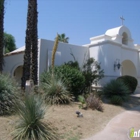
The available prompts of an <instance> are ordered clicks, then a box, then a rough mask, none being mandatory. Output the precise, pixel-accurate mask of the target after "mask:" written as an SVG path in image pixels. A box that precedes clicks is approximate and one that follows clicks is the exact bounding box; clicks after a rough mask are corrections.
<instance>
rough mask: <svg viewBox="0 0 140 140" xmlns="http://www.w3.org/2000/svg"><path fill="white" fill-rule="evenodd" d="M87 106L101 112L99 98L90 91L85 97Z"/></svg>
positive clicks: (101, 107)
mask: <svg viewBox="0 0 140 140" xmlns="http://www.w3.org/2000/svg"><path fill="white" fill-rule="evenodd" d="M86 104H87V108H91V109H93V110H94V109H96V110H98V111H101V112H103V110H104V109H103V106H102V101H101V100H100V98H98V97H96V96H95V95H94V94H93V93H90V94H89V96H88V97H87V99H86Z"/></svg>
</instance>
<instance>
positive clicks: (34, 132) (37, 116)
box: [12, 94, 58, 140]
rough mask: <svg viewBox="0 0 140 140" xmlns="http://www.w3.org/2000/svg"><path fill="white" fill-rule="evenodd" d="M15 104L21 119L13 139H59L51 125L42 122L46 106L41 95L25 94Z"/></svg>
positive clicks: (17, 123)
mask: <svg viewBox="0 0 140 140" xmlns="http://www.w3.org/2000/svg"><path fill="white" fill-rule="evenodd" d="M15 106H16V111H17V113H18V115H19V120H18V121H17V122H16V127H15V130H14V131H13V133H12V135H13V140H58V136H57V135H56V133H55V132H54V130H53V129H52V128H51V127H50V125H49V124H45V123H44V122H42V119H43V117H44V115H45V112H46V107H45V106H44V103H43V101H42V100H41V98H40V97H39V96H36V95H34V94H30V95H25V98H24V100H20V101H18V102H17V103H16V104H15Z"/></svg>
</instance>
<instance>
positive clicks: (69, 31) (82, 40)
mask: <svg viewBox="0 0 140 140" xmlns="http://www.w3.org/2000/svg"><path fill="white" fill-rule="evenodd" d="M27 5H28V0H6V4H5V7H6V9H5V20H4V30H5V32H7V33H10V34H12V35H13V36H14V37H15V39H16V45H17V47H18V48H19V47H21V46H23V45H24V44H25V30H26V18H27ZM38 12H39V14H38V38H43V39H49V40H54V38H55V37H56V33H57V32H58V33H59V34H61V33H65V34H66V36H67V37H69V38H70V40H69V43H70V44H77V45H84V44H88V43H90V40H89V38H90V37H94V36H98V35H102V34H104V33H105V32H106V30H108V29H110V28H114V27H118V26H120V25H121V20H120V16H122V15H123V17H124V18H125V21H124V25H125V26H127V27H128V28H129V29H130V31H131V35H132V38H133V39H134V43H137V44H140V0H38Z"/></svg>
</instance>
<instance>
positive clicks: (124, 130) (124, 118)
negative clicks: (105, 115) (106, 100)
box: [85, 106, 140, 140]
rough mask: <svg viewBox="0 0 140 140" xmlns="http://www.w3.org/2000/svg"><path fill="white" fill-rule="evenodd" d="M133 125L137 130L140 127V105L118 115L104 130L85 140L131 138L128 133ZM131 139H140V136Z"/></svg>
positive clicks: (121, 139)
mask: <svg viewBox="0 0 140 140" xmlns="http://www.w3.org/2000/svg"><path fill="white" fill-rule="evenodd" d="M110 115H111V114H110ZM132 127H133V128H134V130H135V131H137V130H139V129H140V106H138V107H136V108H134V109H132V110H130V111H125V112H123V113H121V114H119V115H117V116H116V117H114V118H113V119H112V120H111V121H110V122H109V123H108V124H107V126H106V127H105V129H104V130H103V131H101V132H99V133H97V134H96V135H94V136H93V137H91V138H87V139H85V140H129V138H128V133H129V130H130V128H132ZM131 140H140V137H139V138H132V139H131Z"/></svg>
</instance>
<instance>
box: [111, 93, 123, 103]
mask: <svg viewBox="0 0 140 140" xmlns="http://www.w3.org/2000/svg"><path fill="white" fill-rule="evenodd" d="M110 102H111V103H112V104H115V105H121V104H122V103H123V100H122V98H121V97H120V96H117V95H114V96H112V97H111V99H110Z"/></svg>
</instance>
